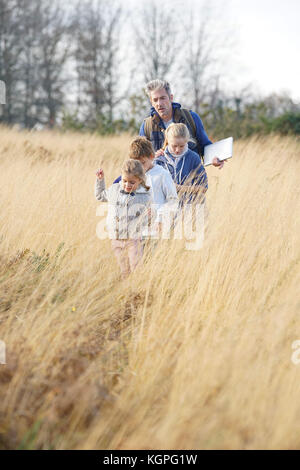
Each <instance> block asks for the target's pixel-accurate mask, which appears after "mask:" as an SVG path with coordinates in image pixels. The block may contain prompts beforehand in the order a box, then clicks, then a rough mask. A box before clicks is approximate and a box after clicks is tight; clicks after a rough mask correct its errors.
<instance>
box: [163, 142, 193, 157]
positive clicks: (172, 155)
mask: <svg viewBox="0 0 300 470" xmlns="http://www.w3.org/2000/svg"><path fill="white" fill-rule="evenodd" d="M188 150H189V146H188V144H186V145H185V147H184V151H183V152H182V153H181V154H180V155H174V154H173V153H171V152H170V149H169V146H167V148H166V150H165V152H166V153H167V154H168V155H169V156H170V157H172V159H173V160H175V161H179V160H180V158H181V157H183V156H184V155H185V154H186V153H187V152H188Z"/></svg>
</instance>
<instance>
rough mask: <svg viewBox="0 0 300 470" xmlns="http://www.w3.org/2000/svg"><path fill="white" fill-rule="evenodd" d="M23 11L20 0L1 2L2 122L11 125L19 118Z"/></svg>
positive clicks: (2, 0)
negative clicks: (4, 88)
mask: <svg viewBox="0 0 300 470" xmlns="http://www.w3.org/2000/svg"><path fill="white" fill-rule="evenodd" d="M21 18H22V9H21V5H20V1H19V0H0V80H3V81H4V82H5V85H6V105H5V106H3V109H2V113H3V114H2V116H1V120H2V121H5V122H7V123H9V124H11V123H14V122H16V121H17V118H18V113H19V110H18V100H17V99H16V97H17V96H18V92H19V91H18V80H19V78H20V73H19V60H20V55H21V53H22V34H21Z"/></svg>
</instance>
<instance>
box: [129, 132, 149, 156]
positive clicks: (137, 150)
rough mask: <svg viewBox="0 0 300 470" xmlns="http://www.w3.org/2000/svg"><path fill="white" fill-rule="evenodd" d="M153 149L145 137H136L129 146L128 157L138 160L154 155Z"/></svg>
mask: <svg viewBox="0 0 300 470" xmlns="http://www.w3.org/2000/svg"><path fill="white" fill-rule="evenodd" d="M154 153H155V152H154V149H153V147H152V144H151V142H150V141H149V140H148V139H146V137H136V138H135V139H134V140H133V141H132V142H131V144H130V147H129V158H134V159H135V160H139V159H140V158H144V157H145V158H151V157H152V156H153V157H154Z"/></svg>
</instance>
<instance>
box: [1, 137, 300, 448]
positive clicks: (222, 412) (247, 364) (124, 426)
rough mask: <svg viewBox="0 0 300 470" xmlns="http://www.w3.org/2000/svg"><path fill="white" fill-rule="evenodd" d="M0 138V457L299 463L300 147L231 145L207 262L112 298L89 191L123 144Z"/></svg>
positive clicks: (109, 260)
mask: <svg viewBox="0 0 300 470" xmlns="http://www.w3.org/2000/svg"><path fill="white" fill-rule="evenodd" d="M0 139H1V144H0V205H1V225H0V263H1V264H0V340H2V341H4V342H5V344H6V364H1V365H0V448H2V449H280V448H281V449H299V448H300V398H299V397H300V364H299V365H297V364H294V363H293V362H292V361H291V356H292V353H293V349H292V343H293V341H295V340H297V339H300V321H299V313H300V298H299V284H300V282H299V281H300V279H299V263H300V236H299V233H300V221H299V191H300V188H299V174H300V143H299V141H298V142H297V141H296V140H295V139H293V138H282V137H281V138H280V137H277V136H273V137H268V138H264V139H262V138H260V139H258V138H257V139H255V138H253V139H252V140H245V141H243V140H241V141H238V142H236V143H235V148H234V158H233V159H232V160H231V161H230V162H228V163H227V164H226V165H225V168H224V169H223V170H221V171H219V170H218V169H216V168H209V169H208V178H209V190H208V193H207V200H208V201H207V202H208V207H209V226H208V230H207V233H206V237H205V240H204V245H203V247H202V248H201V249H200V250H197V251H189V250H186V249H185V243H184V241H181V240H163V241H161V242H160V243H159V245H158V247H157V249H156V250H155V251H154V252H153V254H152V256H148V257H146V259H145V262H144V264H143V265H142V266H140V267H139V268H138V269H137V270H136V271H135V272H134V273H133V274H132V275H131V276H130V277H129V278H128V279H126V280H124V281H120V280H119V277H118V276H119V271H118V266H117V263H116V261H115V259H114V257H113V253H112V251H111V248H110V242H109V240H103V241H101V240H99V238H97V236H96V227H97V224H98V223H99V216H98V217H97V215H96V210H97V207H98V206H99V204H101V203H99V202H98V201H96V200H95V199H94V181H95V170H96V169H97V168H98V167H99V165H100V164H102V165H103V167H104V169H105V170H106V182H107V183H108V184H110V183H111V182H112V181H113V179H114V178H115V177H117V176H118V175H119V174H120V165H121V163H122V160H123V159H124V158H126V155H127V149H128V144H129V141H130V136H121V137H107V138H100V137H96V136H92V135H80V134H64V135H60V134H56V133H50V132H37V133H29V132H16V131H14V130H7V129H5V128H2V129H0Z"/></svg>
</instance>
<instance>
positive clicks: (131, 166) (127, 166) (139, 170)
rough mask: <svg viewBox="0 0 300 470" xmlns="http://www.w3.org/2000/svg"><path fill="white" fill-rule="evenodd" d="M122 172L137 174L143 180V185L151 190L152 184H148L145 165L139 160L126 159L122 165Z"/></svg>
mask: <svg viewBox="0 0 300 470" xmlns="http://www.w3.org/2000/svg"><path fill="white" fill-rule="evenodd" d="M122 173H128V174H129V175H133V176H136V177H137V178H139V179H140V180H141V185H142V186H143V187H144V188H145V189H146V190H147V191H149V189H150V186H147V184H146V175H145V171H144V168H143V165H142V164H141V162H139V160H133V159H131V160H125V162H124V163H123V166H122Z"/></svg>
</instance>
